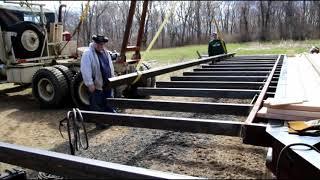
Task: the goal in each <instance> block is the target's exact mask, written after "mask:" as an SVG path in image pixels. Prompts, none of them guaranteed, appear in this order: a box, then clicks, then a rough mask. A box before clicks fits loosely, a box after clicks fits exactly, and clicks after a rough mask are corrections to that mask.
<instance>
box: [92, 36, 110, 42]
mask: <svg viewBox="0 0 320 180" xmlns="http://www.w3.org/2000/svg"><path fill="white" fill-rule="evenodd" d="M92 40H93V41H94V42H95V43H106V42H108V41H109V39H108V38H107V37H105V36H103V35H93V36H92Z"/></svg>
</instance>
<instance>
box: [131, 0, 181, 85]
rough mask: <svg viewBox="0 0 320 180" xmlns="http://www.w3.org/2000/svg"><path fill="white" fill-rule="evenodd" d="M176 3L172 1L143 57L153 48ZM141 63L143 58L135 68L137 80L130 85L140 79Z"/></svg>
mask: <svg viewBox="0 0 320 180" xmlns="http://www.w3.org/2000/svg"><path fill="white" fill-rule="evenodd" d="M177 2H178V1H174V2H173V6H171V9H170V11H168V12H167V14H166V16H165V18H164V20H163V22H162V24H161V25H160V27H159V29H158V31H157V33H156V34H155V36H154V37H153V39H152V41H151V42H150V44H149V46H148V48H147V50H146V51H145V52H144V56H145V55H146V54H147V53H149V51H150V49H151V48H152V47H153V45H154V43H155V42H156V41H157V39H158V37H159V35H160V33H161V31H162V29H163V27H164V26H165V25H166V24H167V22H168V20H169V17H170V16H171V15H172V13H173V10H174V9H175V7H176V4H177ZM142 61H143V58H141V60H140V61H139V62H138V64H137V66H136V71H137V72H138V76H137V78H136V79H135V80H134V81H133V82H132V83H131V84H134V83H136V82H137V81H138V80H139V79H140V78H141V75H142V73H141V71H139V68H140V66H141V64H142Z"/></svg>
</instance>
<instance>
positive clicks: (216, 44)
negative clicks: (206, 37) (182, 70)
mask: <svg viewBox="0 0 320 180" xmlns="http://www.w3.org/2000/svg"><path fill="white" fill-rule="evenodd" d="M219 54H227V48H226V44H225V42H224V41H223V40H220V39H218V35H217V33H216V32H214V33H213V34H212V40H211V41H210V42H209V46H208V55H209V56H215V55H219Z"/></svg>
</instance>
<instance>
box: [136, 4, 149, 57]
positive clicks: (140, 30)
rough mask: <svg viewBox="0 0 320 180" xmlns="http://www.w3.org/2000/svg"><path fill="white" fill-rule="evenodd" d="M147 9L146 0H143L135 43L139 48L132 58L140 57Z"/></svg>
mask: <svg viewBox="0 0 320 180" xmlns="http://www.w3.org/2000/svg"><path fill="white" fill-rule="evenodd" d="M147 9H148V0H144V1H143V8H142V13H141V18H140V23H139V31H138V37H137V44H136V47H139V50H138V51H135V55H134V56H133V57H134V58H132V59H141V54H140V49H141V42H142V36H143V31H144V26H145V21H146V15H147Z"/></svg>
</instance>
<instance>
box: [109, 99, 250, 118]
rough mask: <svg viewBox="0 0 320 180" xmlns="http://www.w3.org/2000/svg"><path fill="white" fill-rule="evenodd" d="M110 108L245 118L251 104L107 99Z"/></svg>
mask: <svg viewBox="0 0 320 180" xmlns="http://www.w3.org/2000/svg"><path fill="white" fill-rule="evenodd" d="M107 103H108V104H109V105H110V106H111V107H118V108H129V109H151V110H160V111H177V112H196V113H207V114H232V115H243V116H247V115H248V114H249V111H250V110H251V108H252V105H251V104H232V103H210V102H179V101H163V100H142V99H123V98H108V99H107Z"/></svg>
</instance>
